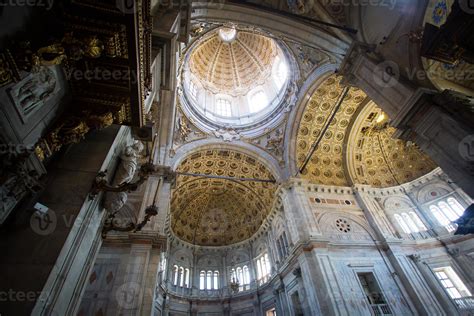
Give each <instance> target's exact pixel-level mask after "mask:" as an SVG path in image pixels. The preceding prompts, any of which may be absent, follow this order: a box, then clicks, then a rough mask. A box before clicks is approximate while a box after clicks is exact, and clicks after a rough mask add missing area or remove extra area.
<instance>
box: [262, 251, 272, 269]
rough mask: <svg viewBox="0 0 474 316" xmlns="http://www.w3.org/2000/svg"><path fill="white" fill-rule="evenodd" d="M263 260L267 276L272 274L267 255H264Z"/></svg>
mask: <svg viewBox="0 0 474 316" xmlns="http://www.w3.org/2000/svg"><path fill="white" fill-rule="evenodd" d="M264 258H265V265H266V271H267V274H270V273H271V272H272V267H271V264H270V259H269V258H268V253H266V254H265V255H264Z"/></svg>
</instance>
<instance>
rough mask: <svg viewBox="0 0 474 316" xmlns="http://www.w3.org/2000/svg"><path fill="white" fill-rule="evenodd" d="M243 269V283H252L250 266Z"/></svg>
mask: <svg viewBox="0 0 474 316" xmlns="http://www.w3.org/2000/svg"><path fill="white" fill-rule="evenodd" d="M242 270H243V271H244V278H243V284H250V274H249V268H248V267H247V266H244V267H243V269H242Z"/></svg>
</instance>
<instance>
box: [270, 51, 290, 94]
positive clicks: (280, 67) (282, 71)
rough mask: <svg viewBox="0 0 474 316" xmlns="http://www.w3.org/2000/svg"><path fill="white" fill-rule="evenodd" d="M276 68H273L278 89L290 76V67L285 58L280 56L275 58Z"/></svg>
mask: <svg viewBox="0 0 474 316" xmlns="http://www.w3.org/2000/svg"><path fill="white" fill-rule="evenodd" d="M275 65H276V66H275V68H274V69H273V79H274V80H275V84H276V86H277V88H278V89H280V88H281V87H282V86H283V84H284V83H285V81H286V78H287V77H288V67H287V65H286V63H285V61H284V60H282V59H281V58H280V57H278V58H277V59H276V60H275Z"/></svg>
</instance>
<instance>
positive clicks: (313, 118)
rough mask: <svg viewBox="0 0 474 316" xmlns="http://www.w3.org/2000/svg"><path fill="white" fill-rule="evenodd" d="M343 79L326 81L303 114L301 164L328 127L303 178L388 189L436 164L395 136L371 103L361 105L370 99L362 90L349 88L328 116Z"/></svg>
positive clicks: (298, 150) (298, 152)
mask: <svg viewBox="0 0 474 316" xmlns="http://www.w3.org/2000/svg"><path fill="white" fill-rule="evenodd" d="M339 81H340V77H337V76H336V75H332V76H331V77H329V78H328V79H326V80H325V81H324V82H323V83H322V84H321V85H320V86H319V87H318V88H317V89H316V91H315V92H314V93H313V95H312V96H311V98H310V100H309V101H308V103H307V105H306V108H305V110H304V112H303V115H302V118H301V121H300V125H299V129H298V134H297V139H296V146H297V147H296V157H297V166H298V168H300V167H302V166H303V164H304V161H305V159H306V157H307V156H309V155H310V152H311V147H312V146H313V144H315V143H316V142H317V140H318V138H319V136H320V134H321V133H322V131H324V127H325V126H326V125H328V128H327V130H326V131H325V132H324V135H323V136H322V138H321V140H320V142H319V144H318V146H317V147H316V150H315V151H314V153H313V154H312V155H311V156H310V160H309V162H308V164H307V165H306V167H305V168H304V170H303V171H302V172H301V176H302V177H303V178H306V179H309V180H311V181H312V182H314V183H320V184H325V185H338V186H347V185H350V184H351V183H361V184H370V185H372V186H374V187H389V186H394V185H398V184H402V183H406V182H409V181H412V180H414V179H416V178H418V177H420V176H422V175H424V174H426V173H428V172H429V171H431V170H432V169H434V168H435V167H436V165H435V164H434V163H433V161H432V160H430V158H429V157H428V156H426V155H425V154H423V153H422V152H421V151H420V150H419V149H418V148H417V146H416V145H415V144H413V143H410V142H409V143H406V142H405V141H403V140H400V139H394V138H392V135H393V134H394V132H395V129H394V128H391V127H389V126H388V117H387V116H386V115H385V114H383V113H382V111H381V110H380V109H379V108H378V107H376V106H375V104H374V103H373V102H370V103H369V104H368V105H367V106H365V107H364V108H363V109H359V107H361V106H362V103H363V101H364V100H365V99H366V95H365V94H364V93H363V92H362V91H361V90H358V89H355V88H350V89H349V92H348V94H347V96H346V98H345V99H344V101H343V102H342V104H341V106H340V108H339V110H338V111H337V112H336V114H335V116H334V118H333V119H332V120H330V119H331V114H332V113H333V111H334V110H335V106H336V104H337V101H338V99H339V96H340V95H341V94H342V90H343V87H342V86H341V85H340V84H339ZM358 113H360V114H358ZM346 155H347V156H346ZM344 161H347V165H348V169H349V170H348V171H346V170H345V165H346V164H345V163H344ZM348 176H349V177H350V178H348Z"/></svg>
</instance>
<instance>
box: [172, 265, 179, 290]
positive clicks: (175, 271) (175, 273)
mask: <svg viewBox="0 0 474 316" xmlns="http://www.w3.org/2000/svg"><path fill="white" fill-rule="evenodd" d="M178 273H179V268H178V266H177V265H174V266H173V285H178Z"/></svg>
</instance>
